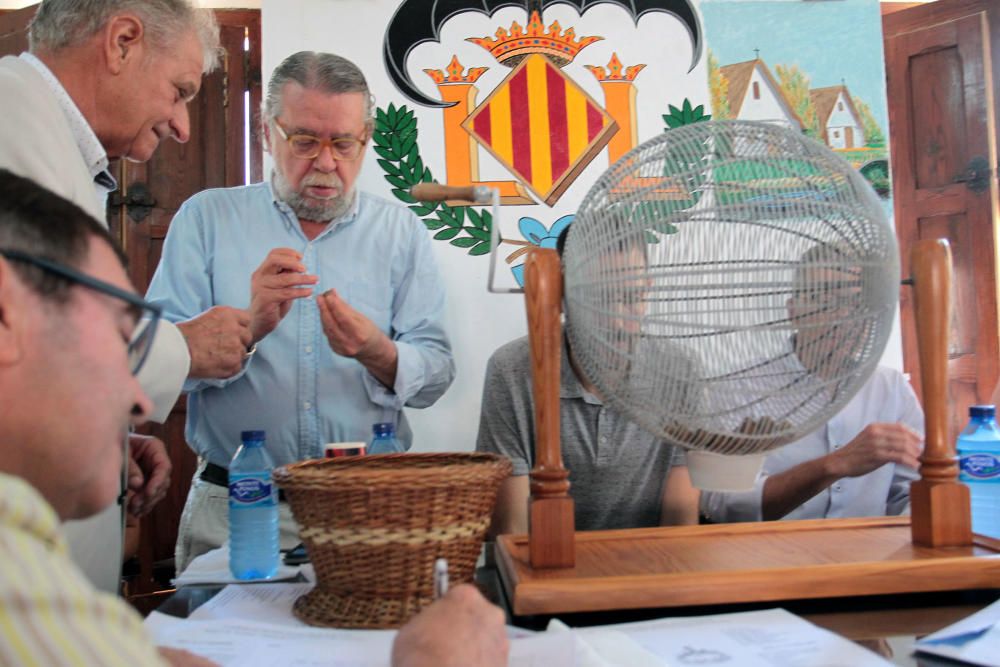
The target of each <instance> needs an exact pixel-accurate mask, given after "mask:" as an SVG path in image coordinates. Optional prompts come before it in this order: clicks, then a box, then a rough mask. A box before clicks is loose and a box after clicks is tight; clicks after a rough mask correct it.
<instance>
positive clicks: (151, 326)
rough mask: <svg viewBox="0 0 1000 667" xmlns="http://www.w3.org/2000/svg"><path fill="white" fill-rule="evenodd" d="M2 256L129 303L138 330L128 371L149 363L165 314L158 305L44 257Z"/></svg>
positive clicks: (130, 346) (131, 345) (4, 252)
mask: <svg viewBox="0 0 1000 667" xmlns="http://www.w3.org/2000/svg"><path fill="white" fill-rule="evenodd" d="M0 255H3V256H4V257H6V258H7V259H9V260H13V261H15V262H24V263H26V264H31V265H33V266H37V267H38V268H40V269H42V270H43V271H47V272H49V273H51V274H53V275H56V276H59V277H60V278H62V279H64V280H68V281H69V282H71V283H76V284H79V285H83V286H84V287H88V288H90V289H92V290H94V291H96V292H100V293H102V294H107V295H108V296H112V297H114V298H116V299H121V300H122V301H124V302H125V303H127V304H128V306H129V312H130V313H131V314H132V315H133V316H134V317H135V318H136V321H137V323H136V328H135V331H133V332H132V339H131V340H130V341H129V344H128V363H129V369H130V370H131V371H132V374H133V375H135V374H136V373H138V372H139V369H140V368H142V365H143V363H145V361H146V357H147V356H148V355H149V350H150V348H152V347H153V338H154V337H155V336H156V325H157V324H158V323H159V321H160V316H161V314H162V310H161V308H160V307H159V306H157V305H156V304H153V303H150V302H148V301H146V300H145V299H142V298H140V297H138V296H136V295H135V294H133V293H132V292H127V291H125V290H123V289H121V288H120V287H116V286H115V285H112V284H110V283H106V282H104V281H103V280H98V279H97V278H93V277H91V276H88V275H87V274H85V273H81V272H80V271H77V270H76V269H73V268H71V267H68V266H64V265H62V264H58V263H56V262H52V261H50V260H47V259H44V258H42V257H35V256H34V255H29V254H28V253H25V252H21V251H20V250H0Z"/></svg>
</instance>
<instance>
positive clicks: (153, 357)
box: [138, 319, 191, 424]
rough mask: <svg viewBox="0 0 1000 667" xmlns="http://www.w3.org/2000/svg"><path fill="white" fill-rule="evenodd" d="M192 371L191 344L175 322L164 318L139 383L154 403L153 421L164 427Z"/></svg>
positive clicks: (141, 370) (143, 366)
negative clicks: (189, 347) (189, 346)
mask: <svg viewBox="0 0 1000 667" xmlns="http://www.w3.org/2000/svg"><path fill="white" fill-rule="evenodd" d="M190 368H191V356H190V355H189V354H188V347H187V341H186V340H184V334H182V333H181V332H180V329H178V328H177V326H176V325H175V324H173V323H172V322H168V321H166V320H163V319H161V320H160V323H159V326H158V327H157V329H156V336H155V337H154V338H153V346H152V347H151V348H150V350H149V355H148V356H147V357H146V362H145V363H144V364H143V365H142V368H140V369H139V375H138V378H139V384H141V385H142V388H143V390H144V391H145V392H146V395H147V396H149V398H150V400H152V401H153V413H152V414H151V415H150V417H149V418H150V421H154V422H157V423H160V424H162V423H163V422H165V421H166V420H167V416H169V415H170V411H171V410H172V409H173V407H174V404H175V403H176V402H177V397H178V396H180V393H181V388H182V387H183V386H184V378H186V377H187V374H188V370H189V369H190Z"/></svg>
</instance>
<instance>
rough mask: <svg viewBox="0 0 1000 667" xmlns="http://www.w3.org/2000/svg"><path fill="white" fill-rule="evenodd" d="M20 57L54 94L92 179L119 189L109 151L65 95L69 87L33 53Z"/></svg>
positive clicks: (23, 54) (71, 99)
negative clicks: (112, 172)
mask: <svg viewBox="0 0 1000 667" xmlns="http://www.w3.org/2000/svg"><path fill="white" fill-rule="evenodd" d="M20 58H21V59H22V60H24V61H25V62H26V63H28V64H29V65H31V66H32V67H34V68H35V69H36V70H37V71H38V73H39V74H40V75H41V77H42V80H44V81H45V83H46V85H47V86H48V87H49V90H51V91H52V94H53V95H55V98H56V101H57V102H58V104H59V108H60V109H62V112H63V115H64V116H65V117H66V121H67V122H68V123H69V127H70V131H71V132H72V133H73V139H74V140H75V141H76V146H77V148H78V149H79V150H80V155H81V156H83V160H84V162H85V163H86V164H87V169H89V170H90V177H91V178H93V179H94V180H95V181H96V182H97V183H98V184H100V185H101V186H102V187H104V188H106V189H110V190H113V189H115V188H116V187H118V186H117V184H116V183H115V180H114V177H113V176H111V173H110V172H109V171H108V164H109V161H108V152H107V151H106V150H104V146H102V145H101V141H100V140H99V139H98V138H97V135H96V134H95V133H94V129H93V128H92V127H90V123H88V122H87V119H86V118H84V116H83V113H82V112H81V111H80V108H79V107H77V106H76V102H74V101H73V98H72V97H70V96H69V93H68V92H66V88H65V87H63V85H62V84H61V83H60V82H59V79H57V78H56V75H55V74H53V73H52V70H50V69H49V68H48V67H47V66H46V65H45V63H43V62H42V61H41V60H39V59H38V58H37V57H36V56H35V55H34V54H32V53H27V52H25V53H22V54H21V56H20ZM109 186H110V187H109Z"/></svg>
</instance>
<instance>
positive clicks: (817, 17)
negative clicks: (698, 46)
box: [699, 0, 889, 136]
mask: <svg viewBox="0 0 1000 667" xmlns="http://www.w3.org/2000/svg"><path fill="white" fill-rule="evenodd" d="M699 6H700V8H701V14H702V20H703V21H704V30H705V41H706V44H707V45H708V48H710V49H711V50H712V53H714V54H715V57H716V58H717V59H718V61H719V64H720V65H731V64H733V63H739V62H744V61H747V60H753V59H754V57H755V55H754V49H760V57H761V59H763V60H764V62H765V63H767V66H768V67H769V68H770V69H771V73H772V74H774V75H775V77H777V75H776V74H775V72H774V66H775V65H779V64H781V65H793V64H795V65H798V66H799V69H801V70H802V71H803V72H805V74H806V75H807V76H808V77H809V78H810V85H811V87H812V88H823V87H826V86H836V85H839V84H840V83H841V79H844V80H845V82H846V83H847V87H848V89H849V90H850V92H851V94H852V95H854V96H857V97H860V98H861V99H862V100H864V101H865V102H866V103H867V104H868V105H869V106H870V107H871V109H872V115H873V116H874V117H875V120H876V121H877V122H878V124H879V125H880V126H881V128H882V131H883V132H884V133H885V135H886V136H888V134H889V125H888V122H887V119H886V99H885V65H884V62H883V56H882V19H881V14H880V12H879V4H878V0H838V1H836V2H829V1H826V2H820V1H817V0H811V1H808V0H791V1H790V0H771V1H764V0H701V3H700V5H699Z"/></svg>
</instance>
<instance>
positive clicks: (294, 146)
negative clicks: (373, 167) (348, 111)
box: [274, 120, 367, 160]
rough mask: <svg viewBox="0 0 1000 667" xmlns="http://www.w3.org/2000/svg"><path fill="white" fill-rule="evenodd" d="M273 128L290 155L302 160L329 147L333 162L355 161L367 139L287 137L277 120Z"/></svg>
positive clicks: (315, 155)
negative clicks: (286, 143)
mask: <svg viewBox="0 0 1000 667" xmlns="http://www.w3.org/2000/svg"><path fill="white" fill-rule="evenodd" d="M274 127H275V128H276V129H277V130H278V134H280V135H281V138H282V139H284V140H285V141H287V142H288V147H289V148H290V149H291V150H292V155H294V156H295V157H297V158H302V159H303V160H313V159H315V158H316V157H318V156H319V154H320V153H322V152H323V149H324V148H325V147H327V146H329V147H330V155H332V156H333V159H334V160H357V159H358V158H359V157H361V151H363V150H364V148H365V142H366V141H367V139H355V138H354V137H336V138H334V139H320V138H319V137H314V136H313V135H311V134H293V135H289V134H288V132H287V131H285V128H283V127H281V123H279V122H278V121H277V120H275V121H274Z"/></svg>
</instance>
